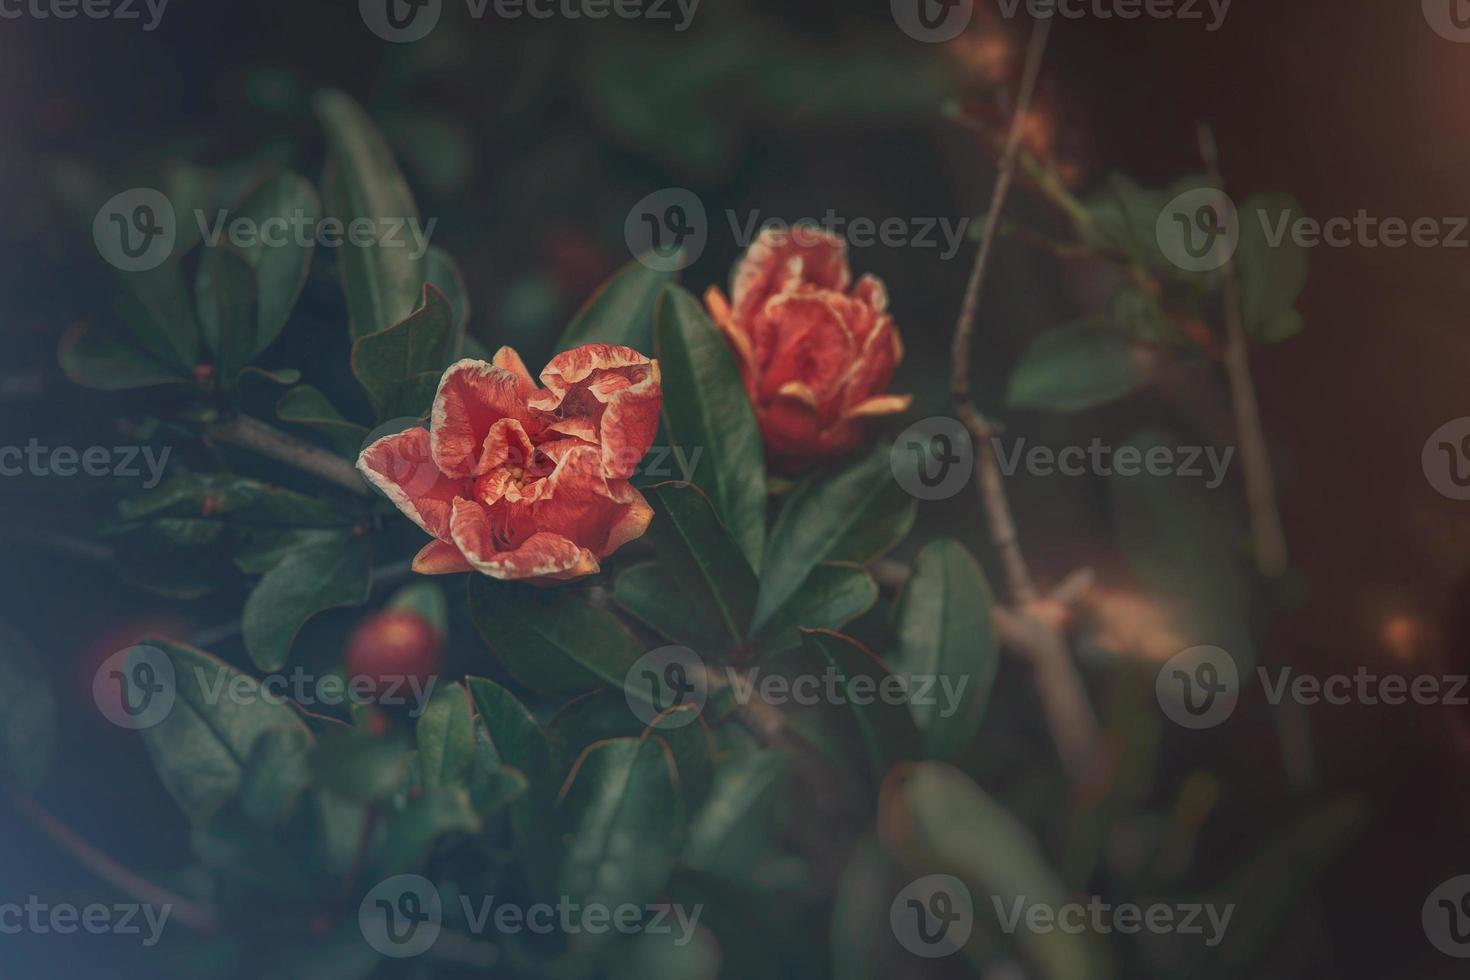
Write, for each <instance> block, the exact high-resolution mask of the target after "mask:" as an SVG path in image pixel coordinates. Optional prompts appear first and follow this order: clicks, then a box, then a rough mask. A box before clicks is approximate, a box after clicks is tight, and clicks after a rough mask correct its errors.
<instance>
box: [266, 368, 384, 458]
mask: <svg viewBox="0 0 1470 980" xmlns="http://www.w3.org/2000/svg"><path fill="white" fill-rule="evenodd" d="M276 418H278V419H280V420H281V421H283V422H294V423H296V424H297V425H305V426H309V427H311V428H312V429H315V430H316V431H317V432H320V433H321V434H322V435H324V436H326V437H327V439H328V440H330V442H331V445H332V447H333V448H334V449H335V450H336V451H337V453H338V454H339V455H342V456H347V457H350V458H352V459H356V458H357V454H358V452H359V451H360V450H361V449H362V444H363V442H365V441H366V440H367V437H368V431H369V430H368V428H367V426H365V425H358V424H357V423H356V422H349V421H348V420H347V419H345V418H343V417H342V413H341V412H339V411H337V408H336V406H334V405H333V404H332V403H331V402H330V401H328V400H327V396H326V395H324V394H322V392H321V391H319V390H318V389H316V388H313V387H312V386H311V385H297V386H296V387H294V388H292V389H291V390H290V391H288V392H286V393H285V394H284V395H282V396H281V400H280V401H278V402H276Z"/></svg>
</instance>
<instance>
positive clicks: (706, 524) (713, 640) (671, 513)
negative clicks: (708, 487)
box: [619, 483, 758, 654]
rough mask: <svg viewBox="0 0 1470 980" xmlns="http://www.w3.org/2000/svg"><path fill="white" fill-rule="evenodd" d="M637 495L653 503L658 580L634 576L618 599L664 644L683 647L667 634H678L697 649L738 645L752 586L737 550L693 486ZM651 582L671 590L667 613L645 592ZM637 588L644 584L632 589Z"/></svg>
mask: <svg viewBox="0 0 1470 980" xmlns="http://www.w3.org/2000/svg"><path fill="white" fill-rule="evenodd" d="M644 496H645V497H647V498H648V502H649V503H650V504H651V505H652V506H653V511H654V517H653V522H652V523H651V524H650V525H649V528H648V533H647V538H648V539H649V542H650V543H651V544H652V545H653V546H654V548H655V549H656V550H657V553H658V557H659V561H660V563H661V571H660V573H658V574H657V576H652V575H650V574H649V573H647V572H643V573H639V575H638V576H637V577H635V578H634V579H633V580H632V581H630V582H629V583H626V584H624V585H621V586H620V588H621V592H622V595H621V598H620V599H619V602H620V603H623V604H624V605H625V607H626V608H628V609H629V611H630V612H632V613H633V614H634V615H635V616H637V617H638V618H639V619H641V620H643V621H644V622H646V623H648V624H649V625H650V626H652V627H653V628H654V629H656V630H658V631H659V632H661V633H664V634H665V635H667V636H669V637H670V639H680V640H681V642H682V639H681V637H679V636H674V635H673V634H674V633H680V634H682V635H683V637H684V638H687V639H691V640H694V641H696V642H694V643H689V644H686V645H689V646H692V647H693V648H694V649H696V650H699V651H701V652H706V653H710V654H716V653H725V652H728V651H731V650H734V649H736V648H738V647H739V646H740V645H741V644H742V643H744V641H745V637H746V632H747V630H748V629H749V627H750V621H751V617H752V616H753V615H754V613H755V600H756V591H757V589H758V583H757V582H756V578H755V572H753V571H751V568H750V565H749V564H748V563H747V562H746V560H745V556H744V555H743V554H742V553H741V551H740V546H739V545H738V544H737V543H736V542H735V539H734V538H733V537H731V535H730V532H729V531H728V530H727V529H726V528H725V526H724V525H723V524H721V523H720V520H719V518H718V517H716V516H715V512H714V509H713V508H712V507H711V505H710V501H709V498H708V497H706V496H705V495H704V493H703V492H702V491H701V490H700V489H699V488H698V487H695V486H693V485H691V484H688V483H661V484H658V485H657V486H653V487H649V488H647V489H646V490H644ZM621 578H622V576H620V579H619V581H620V582H621ZM654 582H657V583H658V584H663V585H667V586H671V587H673V588H674V589H676V590H677V592H676V594H677V595H678V596H679V597H678V598H673V597H670V601H669V603H668V607H667V615H665V610H664V609H663V608H662V606H661V600H660V597H659V596H658V595H657V594H656V593H654V592H651V591H649V590H648V589H647V588H646V586H647V585H649V584H650V583H654ZM640 583H641V584H642V585H643V586H645V587H644V588H642V589H639V588H638V586H639V584H640ZM628 603H631V605H628ZM664 620H668V621H669V623H668V625H667V626H665V625H664Z"/></svg>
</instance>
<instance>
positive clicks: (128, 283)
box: [114, 251, 200, 376]
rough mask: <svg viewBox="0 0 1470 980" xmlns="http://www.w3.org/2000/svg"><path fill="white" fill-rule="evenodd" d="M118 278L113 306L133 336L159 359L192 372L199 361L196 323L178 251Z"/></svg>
mask: <svg viewBox="0 0 1470 980" xmlns="http://www.w3.org/2000/svg"><path fill="white" fill-rule="evenodd" d="M117 280H118V282H119V283H120V284H121V288H120V291H119V292H118V294H117V296H116V297H115V299H114V306H115V308H116V310H117V313H118V315H119V316H120V317H122V321H123V323H124V324H125V325H126V326H127V328H128V331H129V333H131V335H132V338H133V340H135V341H136V342H137V343H138V345H139V346H140V347H142V348H143V349H144V350H145V351H147V352H148V353H149V354H150V355H151V356H152V357H153V358H154V359H155V360H157V361H158V362H159V363H161V364H164V365H166V366H168V367H169V368H171V369H172V370H174V371H177V372H178V373H180V374H182V375H185V376H189V375H191V374H192V373H193V371H194V365H195V364H197V363H199V340H200V337H199V323H198V321H197V320H195V318H194V296H193V294H192V292H191V291H190V289H189V286H188V284H187V283H186V282H185V280H184V273H183V271H182V270H181V268H180V267H179V258H178V254H177V251H176V252H175V255H174V257H173V258H170V259H169V260H168V261H167V262H164V263H163V264H162V265H160V266H157V267H156V268H153V269H148V270H146V271H143V272H126V273H120V274H119V275H118V277H117Z"/></svg>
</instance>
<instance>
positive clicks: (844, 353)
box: [705, 227, 912, 472]
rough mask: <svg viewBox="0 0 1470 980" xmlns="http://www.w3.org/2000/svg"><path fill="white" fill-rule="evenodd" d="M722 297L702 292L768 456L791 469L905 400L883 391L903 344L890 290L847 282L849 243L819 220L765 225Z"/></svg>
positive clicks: (844, 442) (902, 406)
mask: <svg viewBox="0 0 1470 980" xmlns="http://www.w3.org/2000/svg"><path fill="white" fill-rule="evenodd" d="M730 293H731V296H730V299H729V300H727V299H726V298H725V295H724V294H723V293H721V292H720V290H719V289H717V288H711V289H710V290H709V291H708V292H707V293H706V294H705V303H706V305H708V307H709V310H710V315H711V317H713V319H714V321H715V323H716V324H717V325H718V326H719V328H720V330H722V331H723V332H724V334H725V337H726V339H728V341H729V343H730V346H731V348H733V350H734V351H735V359H736V360H737V361H738V362H739V365H740V376H741V380H742V381H744V383H745V390H746V392H747V393H748V394H749V395H750V400H751V402H752V403H753V404H754V405H755V413H756V417H757V419H759V421H760V427H761V435H762V436H763V437H764V439H765V443H766V448H767V449H768V450H769V453H770V458H771V462H772V464H773V465H774V466H775V467H776V468H778V469H782V470H785V471H788V472H789V471H793V470H798V469H801V468H803V467H805V466H808V465H810V464H812V463H814V462H818V461H820V460H824V459H830V458H832V457H834V456H841V455H843V454H845V453H848V452H851V451H852V450H853V449H855V448H856V447H857V446H858V444H859V443H861V442H862V438H863V428H864V424H865V422H866V420H868V419H871V418H874V417H877V416H882V415H892V414H895V413H898V412H902V411H905V410H907V409H908V407H909V403H910V402H911V401H912V398H911V397H910V396H909V395H891V394H887V393H886V392H887V389H888V383H889V381H890V380H891V379H892V378H893V371H894V369H895V368H896V367H897V366H898V362H899V361H900V360H901V359H902V358H903V344H902V343H901V342H900V340H899V338H898V331H897V330H896V329H895V328H894V326H893V319H892V317H890V316H889V315H888V293H887V291H886V290H885V289H884V288H883V283H882V282H880V281H879V280H878V279H876V278H874V277H873V276H863V277H862V278H861V279H859V280H858V282H857V285H856V286H853V285H852V271H851V270H850V269H849V268H848V265H847V243H846V242H844V241H843V240H842V239H841V238H838V237H837V236H836V235H832V234H830V233H828V232H825V231H822V230H820V229H817V228H809V227H797V228H795V229H792V230H791V231H780V230H774V229H766V230H765V231H763V232H762V233H761V235H760V237H759V238H758V239H756V241H755V244H753V245H751V246H750V248H749V249H748V250H747V251H746V253H745V256H744V258H742V259H741V260H740V262H739V263H737V264H736V266H735V275H734V278H733V283H732V286H731V290H730Z"/></svg>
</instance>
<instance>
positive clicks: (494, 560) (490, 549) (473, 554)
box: [453, 501, 599, 582]
mask: <svg viewBox="0 0 1470 980" xmlns="http://www.w3.org/2000/svg"><path fill="white" fill-rule="evenodd" d="M453 525H454V541H455V543H456V544H457V545H459V547H460V550H461V551H463V552H464V556H465V558H466V559H468V561H469V563H470V564H471V565H473V566H474V568H475V570H476V571H478V572H482V573H484V574H485V575H489V576H491V577H492V578H498V579H504V580H507V581H521V580H524V581H531V582H534V581H535V580H538V579H544V580H552V581H562V580H565V579H571V578H581V577H582V576H584V575H592V574H595V573H596V572H597V571H598V569H599V566H598V564H597V558H596V557H595V556H594V555H593V554H592V553H591V552H590V551H588V550H587V549H586V548H583V547H581V546H579V545H577V544H576V543H574V542H572V541H571V540H569V539H568V538H565V537H563V536H562V535H560V534H557V533H555V532H553V531H538V532H536V533H535V534H532V535H531V536H530V537H528V538H526V539H525V540H524V541H522V542H521V543H520V545H519V546H518V547H516V548H513V549H510V550H505V551H501V550H497V549H496V547H495V539H494V534H493V531H492V528H491V522H490V515H489V513H488V512H487V511H486V510H485V508H483V507H481V506H480V505H478V504H475V503H472V502H470V501H460V503H459V504H458V505H456V506H455V508H454V520H453Z"/></svg>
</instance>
